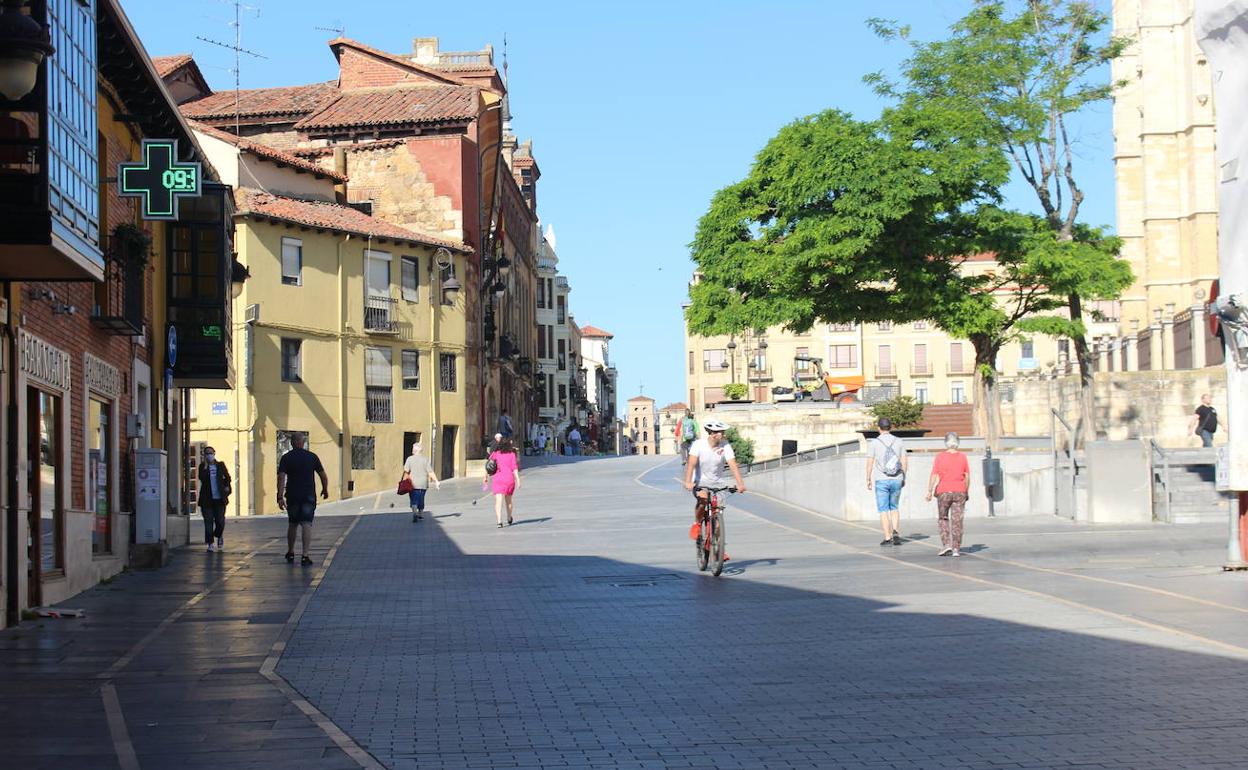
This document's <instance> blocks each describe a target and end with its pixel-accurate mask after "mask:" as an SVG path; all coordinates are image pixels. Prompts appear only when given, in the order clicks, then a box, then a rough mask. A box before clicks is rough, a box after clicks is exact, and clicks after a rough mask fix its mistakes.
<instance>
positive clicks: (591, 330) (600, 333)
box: [581, 324, 615, 340]
mask: <svg viewBox="0 0 1248 770" xmlns="http://www.w3.org/2000/svg"><path fill="white" fill-rule="evenodd" d="M581 336H582V337H606V338H607V339H609V340H612V339H615V335H614V334H612V333H611V332H609V331H604V330H603V329H599V328H598V327H597V326H589V325H588V324H586V325H585V326H582V327H581Z"/></svg>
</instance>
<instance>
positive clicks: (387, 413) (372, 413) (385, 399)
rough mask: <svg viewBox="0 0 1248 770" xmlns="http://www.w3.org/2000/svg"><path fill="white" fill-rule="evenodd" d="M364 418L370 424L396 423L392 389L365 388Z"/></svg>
mask: <svg viewBox="0 0 1248 770" xmlns="http://www.w3.org/2000/svg"><path fill="white" fill-rule="evenodd" d="M364 418H365V419H366V420H368V421H369V422H394V402H393V399H392V397H391V394H390V388H379V387H367V388H364Z"/></svg>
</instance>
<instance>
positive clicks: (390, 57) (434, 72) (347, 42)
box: [329, 37, 465, 84]
mask: <svg viewBox="0 0 1248 770" xmlns="http://www.w3.org/2000/svg"><path fill="white" fill-rule="evenodd" d="M329 47H330V48H331V49H333V52H334V56H336V57H339V58H341V57H342V54H341V52H340V51H339V49H340V48H342V47H347V48H354V49H356V50H357V51H363V52H365V53H368V54H371V55H373V56H375V57H377V58H378V59H384V60H385V61H388V62H391V63H393V64H397V65H399V66H400V67H403V68H404V69H407V70H410V71H412V72H419V73H420V74H422V75H427V76H429V77H431V78H434V79H436V80H440V81H442V82H444V83H450V84H456V83H458V84H464V83H465V81H463V80H460V79H459V78H457V77H455V76H454V75H448V74H446V72H447V71H445V70H444V69H443V68H442V67H437V68H434V67H428V66H426V65H424V64H417V63H416V62H414V61H412V60H411V59H408V58H406V57H403V56H399V55H398V54H392V53H389V52H387V51H383V50H381V49H380V48H373V47H372V46H371V45H365V44H364V43H361V42H360V41H358V40H352V39H351V38H349V37H336V38H334V39H333V40H331V41H329Z"/></svg>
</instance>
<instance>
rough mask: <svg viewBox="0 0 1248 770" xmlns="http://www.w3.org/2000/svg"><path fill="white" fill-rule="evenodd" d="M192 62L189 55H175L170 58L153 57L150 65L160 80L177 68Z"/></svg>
mask: <svg viewBox="0 0 1248 770" xmlns="http://www.w3.org/2000/svg"><path fill="white" fill-rule="evenodd" d="M191 61H192V59H191V55H190V54H189V53H175V54H173V55H172V56H153V57H152V64H153V65H155V67H156V74H157V75H160V76H161V77H162V78H163V77H167V76H168V75H169V73H170V72H173V71H174V70H176V69H177V68H178V67H181V66H182V65H184V64H188V63H190V62H191Z"/></svg>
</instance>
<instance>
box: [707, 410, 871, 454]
mask: <svg viewBox="0 0 1248 770" xmlns="http://www.w3.org/2000/svg"><path fill="white" fill-rule="evenodd" d="M711 418H715V419H717V420H722V421H723V422H725V423H727V424H729V425H731V426H733V427H734V428H736V429H737V430H738V431H740V433H741V435H742V436H745V437H746V438H749V439H753V441H754V459H755V460H756V461H758V460H767V459H770V458H772V457H779V456H780V446H781V442H782V441H783V440H785V439H792V440H794V441H796V442H797V449H798V451H799V452H802V451H805V450H807V449H814V448H816V447H821V446H829V445H831V444H840V443H842V442H845V441H856V440H858V439H859V438H861V434H859V433H858V432H857V431H858V430H859V429H860V428H864V427H867V426H868V425H869V424H870V423H871V413H870V412H868V411H867V410H866V408H865V407H863V406H862V405H861V404H854V405H847V406H845V407H841V408H838V407H837V406H835V405H834V404H832V403H831V402H822V401H814V402H810V401H808V402H802V403H799V404H793V403H781V404H720V405H718V406H716V407H715V408H714V409H713V410H710V411H702V412H698V413H697V420H698V424H700V425H705V424H706V421H707V420H709V419H711Z"/></svg>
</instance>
